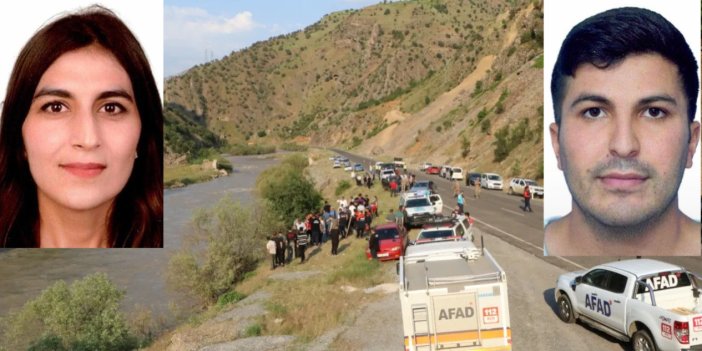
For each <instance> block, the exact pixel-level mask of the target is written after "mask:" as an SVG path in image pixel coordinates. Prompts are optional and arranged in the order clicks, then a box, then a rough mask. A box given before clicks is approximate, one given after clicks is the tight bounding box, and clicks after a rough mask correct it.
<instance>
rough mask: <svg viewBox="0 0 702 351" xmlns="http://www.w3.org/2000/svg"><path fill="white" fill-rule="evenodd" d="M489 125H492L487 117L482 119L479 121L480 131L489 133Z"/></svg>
mask: <svg viewBox="0 0 702 351" xmlns="http://www.w3.org/2000/svg"><path fill="white" fill-rule="evenodd" d="M490 127H492V125H491V123H490V120H489V119H484V120H483V122H482V123H480V131H482V132H483V133H485V134H490Z"/></svg>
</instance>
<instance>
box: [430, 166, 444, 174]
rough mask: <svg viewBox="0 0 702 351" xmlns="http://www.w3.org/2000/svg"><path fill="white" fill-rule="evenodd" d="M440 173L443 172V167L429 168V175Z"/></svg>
mask: <svg viewBox="0 0 702 351" xmlns="http://www.w3.org/2000/svg"><path fill="white" fill-rule="evenodd" d="M439 171H441V167H437V166H431V167H427V174H439Z"/></svg>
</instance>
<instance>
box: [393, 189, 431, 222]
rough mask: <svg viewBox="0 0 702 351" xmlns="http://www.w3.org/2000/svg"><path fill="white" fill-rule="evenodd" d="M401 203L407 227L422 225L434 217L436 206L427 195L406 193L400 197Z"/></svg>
mask: <svg viewBox="0 0 702 351" xmlns="http://www.w3.org/2000/svg"><path fill="white" fill-rule="evenodd" d="M400 205H401V206H402V207H404V216H405V227H407V228H412V227H413V226H417V225H422V224H424V223H426V222H428V221H430V220H431V219H432V218H434V206H432V204H431V201H429V198H428V197H427V196H424V195H417V194H414V193H404V194H402V196H401V197H400Z"/></svg>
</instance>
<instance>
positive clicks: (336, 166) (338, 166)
mask: <svg viewBox="0 0 702 351" xmlns="http://www.w3.org/2000/svg"><path fill="white" fill-rule="evenodd" d="M332 167H334V168H341V162H339V161H334V166H332Z"/></svg>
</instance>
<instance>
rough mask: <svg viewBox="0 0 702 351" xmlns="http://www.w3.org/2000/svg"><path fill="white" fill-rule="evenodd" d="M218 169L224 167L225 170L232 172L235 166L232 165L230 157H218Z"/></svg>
mask: <svg viewBox="0 0 702 351" xmlns="http://www.w3.org/2000/svg"><path fill="white" fill-rule="evenodd" d="M217 169H223V170H225V171H227V172H230V173H231V172H232V171H233V170H234V166H232V162H231V161H229V159H226V158H218V159H217Z"/></svg>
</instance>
